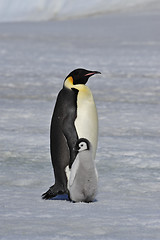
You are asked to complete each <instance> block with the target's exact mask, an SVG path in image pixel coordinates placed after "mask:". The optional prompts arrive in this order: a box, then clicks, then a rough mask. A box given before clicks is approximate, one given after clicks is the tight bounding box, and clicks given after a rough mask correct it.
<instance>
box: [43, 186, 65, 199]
mask: <svg viewBox="0 0 160 240" xmlns="http://www.w3.org/2000/svg"><path fill="white" fill-rule="evenodd" d="M64 193H66V190H65V189H64V188H63V187H62V186H60V185H58V184H54V185H53V186H51V187H50V188H49V190H48V191H47V192H45V193H43V194H42V196H41V197H42V199H45V200H48V199H52V198H53V197H55V196H57V195H61V194H64Z"/></svg>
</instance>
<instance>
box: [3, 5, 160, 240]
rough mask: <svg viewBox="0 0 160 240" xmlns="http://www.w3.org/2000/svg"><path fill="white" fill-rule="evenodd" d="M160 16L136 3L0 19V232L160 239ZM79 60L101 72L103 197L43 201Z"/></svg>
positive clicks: (13, 236)
mask: <svg viewBox="0 0 160 240" xmlns="http://www.w3.org/2000/svg"><path fill="white" fill-rule="evenodd" d="M2 2H3V1H1V2H0V4H1V6H2ZM16 2H17V1H16ZM48 2H49V1H48ZM64 2H65V1H64ZM95 2H96V1H95ZM3 3H4V6H6V5H5V4H7V3H8V4H9V1H5V2H3ZM41 3H43V2H42V1H41ZM33 4H34V3H32V5H31V6H30V7H33ZM35 4H36V1H35ZM11 6H12V4H11V5H10V7H11ZM16 8H18V7H16V5H15V9H16ZM28 8H29V6H28ZM10 9H12V8H10ZM26 10H27V9H26ZM7 11H9V10H7ZM11 15H12V14H11ZM6 16H7V15H6ZM12 16H13V15H12ZM14 20H15V18H14ZM159 22H160V15H159V12H158V11H155V10H154V11H149V10H147V12H145V11H139V12H138V11H135V10H134V11H130V12H126V13H118V12H115V13H112V14H109V15H104V16H95V17H90V18H85V19H84V18H82V19H77V20H67V21H53V22H52V21H50V22H39V23H38V22H36V23H30V22H26V23H24V22H23V23H22V22H19V23H13V22H12V23H1V24H0V193H1V197H0V239H2V240H30V239H34V240H41V239H43V240H44V239H45V240H54V239H55V240H58V239H64V240H70V239H74V240H75V239H78V240H82V239H83V240H90V239H92V240H93V239H95V240H97V239H100V240H102V239H107V240H139V239H140V240H159V239H160V201H159V200H160V120H159V119H160V54H159V52H160V28H159ZM77 67H84V68H86V69H91V70H97V71H100V72H102V75H95V76H94V77H92V78H90V80H89V83H88V86H89V87H90V88H91V90H92V92H93V95H94V98H95V101H96V104H97V108H98V115H99V144H98V151H97V157H96V166H97V170H98V175H99V188H98V195H97V201H96V202H94V203H90V204H86V203H77V204H73V203H71V202H69V201H67V200H66V199H67V198H66V197H65V196H64V197H63V200H62V199H60V198H56V199H57V200H50V201H43V200H41V197H40V196H41V194H42V193H43V192H45V191H46V190H48V187H49V186H51V185H52V184H53V183H54V179H53V171H52V166H51V161H50V154H49V125H50V119H51V115H52V110H53V107H54V103H55V99H56V95H57V93H58V91H59V90H60V89H61V87H62V84H63V80H64V78H65V77H66V75H67V74H68V73H69V72H70V71H72V70H73V69H75V68H77Z"/></svg>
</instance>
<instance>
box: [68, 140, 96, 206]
mask: <svg viewBox="0 0 160 240" xmlns="http://www.w3.org/2000/svg"><path fill="white" fill-rule="evenodd" d="M76 150H77V152H78V154H77V156H76V159H75V160H74V162H73V164H72V167H71V169H69V167H68V166H67V167H66V169H65V171H66V174H67V177H68V190H69V197H70V199H71V200H72V201H73V202H92V201H94V200H95V196H96V193H97V185H98V184H97V183H98V174H97V170H96V166H95V162H94V159H93V154H92V150H93V149H92V146H91V143H90V142H89V141H88V140H87V139H86V138H80V139H79V140H78V141H77V143H76Z"/></svg>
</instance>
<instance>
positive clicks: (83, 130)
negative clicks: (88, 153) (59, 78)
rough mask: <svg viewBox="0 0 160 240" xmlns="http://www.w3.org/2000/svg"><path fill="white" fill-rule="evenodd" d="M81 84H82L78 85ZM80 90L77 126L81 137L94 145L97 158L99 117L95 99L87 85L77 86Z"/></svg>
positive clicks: (94, 153)
mask: <svg viewBox="0 0 160 240" xmlns="http://www.w3.org/2000/svg"><path fill="white" fill-rule="evenodd" d="M77 86H80V85H77ZM77 89H78V90H79V93H78V98H77V118H76V120H75V127H76V130H77V133H78V137H79V138H86V139H88V140H89V141H90V142H91V144H92V147H93V157H94V158H95V155H96V149H97V138H98V117H97V110H96V106H95V103H94V99H93V96H92V93H91V91H90V89H89V88H88V87H87V86H84V85H83V86H82V87H77Z"/></svg>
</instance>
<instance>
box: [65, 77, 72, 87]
mask: <svg viewBox="0 0 160 240" xmlns="http://www.w3.org/2000/svg"><path fill="white" fill-rule="evenodd" d="M64 86H65V87H67V88H69V89H71V88H72V87H73V78H72V77H68V78H67V79H66V80H65V82H64Z"/></svg>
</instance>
